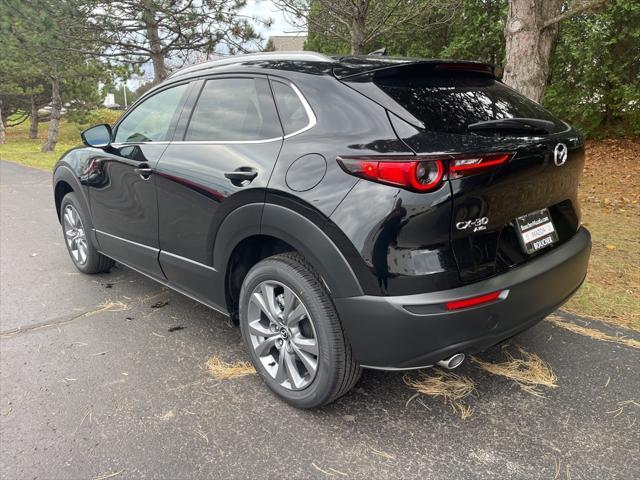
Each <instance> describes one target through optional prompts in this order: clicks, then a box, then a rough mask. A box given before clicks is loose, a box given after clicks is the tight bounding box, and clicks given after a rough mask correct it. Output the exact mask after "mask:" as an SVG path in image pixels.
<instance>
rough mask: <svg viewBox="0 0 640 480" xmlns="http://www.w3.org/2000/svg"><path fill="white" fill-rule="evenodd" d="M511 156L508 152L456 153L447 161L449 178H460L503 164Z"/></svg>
mask: <svg viewBox="0 0 640 480" xmlns="http://www.w3.org/2000/svg"><path fill="white" fill-rule="evenodd" d="M510 158H511V154H510V153H489V154H486V153H484V154H480V155H456V156H454V157H453V159H452V160H451V161H450V162H449V178H451V179H454V178H460V177H464V176H465V175H473V174H474V173H480V172H482V171H484V170H489V169H491V168H494V167H497V166H498V165H503V164H505V163H507V162H508V161H509V159H510Z"/></svg>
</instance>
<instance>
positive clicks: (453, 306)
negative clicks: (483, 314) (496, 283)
mask: <svg viewBox="0 0 640 480" xmlns="http://www.w3.org/2000/svg"><path fill="white" fill-rule="evenodd" d="M507 293H508V290H499V291H497V292H492V293H487V294H486V295H479V296H477V297H471V298H464V299H462V300H454V301H452V302H447V310H460V309H461V308H469V307H476V306H478V305H482V304H485V303H490V302H493V301H495V300H498V299H499V298H506V295H507ZM503 294H504V295H503Z"/></svg>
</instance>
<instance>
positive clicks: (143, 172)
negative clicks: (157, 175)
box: [133, 167, 153, 180]
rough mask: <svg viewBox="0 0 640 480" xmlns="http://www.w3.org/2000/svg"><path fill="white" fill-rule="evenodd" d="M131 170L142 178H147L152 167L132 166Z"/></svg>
mask: <svg viewBox="0 0 640 480" xmlns="http://www.w3.org/2000/svg"><path fill="white" fill-rule="evenodd" d="M133 171H134V172H136V173H137V174H138V175H140V178H142V179H143V180H149V177H150V176H151V174H152V173H153V168H149V167H139V168H134V169H133Z"/></svg>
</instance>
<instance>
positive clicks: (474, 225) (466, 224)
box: [456, 217, 489, 232]
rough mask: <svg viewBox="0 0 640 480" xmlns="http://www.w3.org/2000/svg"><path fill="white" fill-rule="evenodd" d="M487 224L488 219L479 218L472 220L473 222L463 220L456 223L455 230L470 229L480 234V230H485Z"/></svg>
mask: <svg viewBox="0 0 640 480" xmlns="http://www.w3.org/2000/svg"><path fill="white" fill-rule="evenodd" d="M488 223H489V218H488V217H480V218H474V219H473V220H463V221H462V222H458V223H456V228H457V229H458V230H467V229H468V228H471V229H473V231H474V232H480V231H481V230H486V229H487V224H488Z"/></svg>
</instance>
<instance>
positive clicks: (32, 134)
mask: <svg viewBox="0 0 640 480" xmlns="http://www.w3.org/2000/svg"><path fill="white" fill-rule="evenodd" d="M29 138H30V139H32V140H33V139H34V138H38V105H37V103H36V97H35V96H33V95H32V96H31V126H30V127H29Z"/></svg>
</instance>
